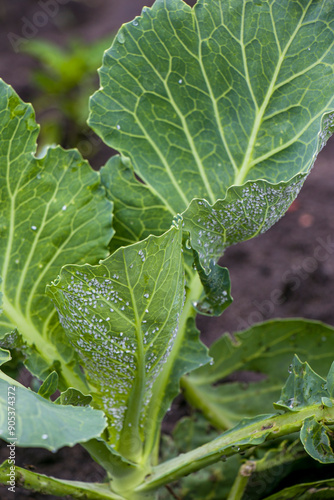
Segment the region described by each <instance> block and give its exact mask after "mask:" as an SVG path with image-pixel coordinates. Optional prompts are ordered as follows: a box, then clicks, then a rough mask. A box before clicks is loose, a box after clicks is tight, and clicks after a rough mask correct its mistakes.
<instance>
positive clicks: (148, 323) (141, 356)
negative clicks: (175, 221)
mask: <svg viewBox="0 0 334 500" xmlns="http://www.w3.org/2000/svg"><path fill="white" fill-rule="evenodd" d="M181 243H182V232H181V230H179V229H177V228H175V227H174V228H172V229H170V230H169V231H168V232H167V233H166V234H164V235H163V236H161V237H153V236H151V237H149V238H148V239H146V240H144V241H143V242H140V243H137V244H134V245H130V246H128V247H125V248H120V249H119V250H117V251H116V252H115V253H114V254H113V255H112V256H110V257H109V258H108V259H107V260H105V261H102V262H101V263H100V265H99V266H95V267H92V266H83V267H78V266H66V267H65V268H64V269H63V270H62V273H61V277H60V280H59V282H57V283H56V284H54V285H51V286H50V287H49V294H50V296H51V297H52V299H53V301H54V303H55V305H56V307H57V309H58V311H59V313H60V319H61V323H62V325H63V326H64V328H65V330H66V332H67V334H68V336H69V338H70V340H71V342H72V344H73V346H74V348H75V349H76V350H77V352H78V353H79V355H80V357H81V364H82V366H83V367H84V368H85V370H86V374H87V376H88V379H89V381H90V383H91V384H92V385H93V387H95V388H96V393H95V394H94V393H93V394H92V395H93V398H94V397H95V401H96V402H97V404H98V405H99V406H100V407H102V408H103V409H104V410H105V412H106V414H107V415H108V417H109V419H110V428H109V431H110V441H111V443H112V444H113V445H114V446H116V447H117V445H119V446H120V447H122V446H124V447H125V448H126V444H125V443H126V442H127V432H128V431H129V433H130V434H131V435H132V434H133V433H135V432H137V433H138V435H137V438H136V439H138V442H139V441H141V438H140V437H139V435H141V434H142V430H141V425H142V422H143V421H144V420H145V415H146V411H147V405H148V403H149V401H150V397H151V388H152V385H153V384H154V381H155V379H156V378H157V376H158V375H159V373H160V371H161V369H162V367H163V365H164V363H165V361H166V359H167V358H168V354H169V352H170V350H171V349H172V346H173V342H174V338H175V335H176V332H177V325H178V318H179V315H180V312H181V308H182V304H183V293H184V283H183V280H184V277H183V269H182V260H181V255H182V254H181ZM101 367H103V373H102V372H101ZM121 438H122V439H121ZM136 444H138V443H136Z"/></svg>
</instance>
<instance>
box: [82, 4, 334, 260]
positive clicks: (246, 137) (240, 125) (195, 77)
mask: <svg viewBox="0 0 334 500" xmlns="http://www.w3.org/2000/svg"><path fill="white" fill-rule="evenodd" d="M333 47H334V15H333V9H332V4H331V1H330V0H325V1H324V2H321V3H319V2H317V1H315V0H310V1H309V2H305V3H303V4H296V2H294V1H293V0H286V1H285V2H284V4H281V3H279V4H278V3H277V2H269V1H268V0H265V1H261V2H253V1H251V0H246V1H244V2H243V1H241V0H230V1H228V0H199V1H198V2H197V4H196V5H195V7H194V8H193V9H191V8H190V7H189V6H188V5H186V4H185V3H184V2H183V1H182V0H170V1H168V2H167V1H165V0H157V1H156V2H155V3H154V4H153V6H152V8H150V9H149V8H144V10H143V13H142V16H141V17H138V18H136V19H135V21H133V22H132V23H128V24H126V25H124V26H123V27H122V28H121V30H120V31H119V33H118V35H117V37H116V38H115V41H114V44H113V45H112V47H111V48H110V49H109V51H107V52H106V55H105V58H104V63H103V67H102V69H101V71H100V77H101V90H100V91H98V92H97V93H96V94H94V96H93V97H92V100H91V115H90V124H91V125H92V127H93V128H94V129H95V130H96V132H97V133H98V134H99V135H100V136H101V137H102V138H103V139H104V141H105V142H106V143H107V144H108V145H110V146H112V147H114V148H116V149H117V150H119V151H120V152H121V153H122V154H124V155H126V156H129V157H130V158H131V161H132V163H133V165H134V171H135V173H136V174H137V175H138V176H139V177H140V178H141V179H143V180H144V182H145V183H146V184H147V185H149V186H150V187H151V189H152V191H153V192H155V193H156V195H157V196H158V197H159V198H160V200H161V202H162V203H164V204H165V206H166V208H167V209H168V210H170V211H171V212H172V213H181V212H184V211H185V210H187V207H188V205H189V203H190V202H191V200H193V199H194V198H195V199H198V200H201V201H202V202H203V203H206V204H209V205H210V206H212V205H214V204H215V203H216V202H217V201H218V200H224V198H225V196H226V195H227V193H228V192H229V191H228V190H229V189H230V188H231V186H241V185H243V184H244V183H246V182H249V181H253V185H256V183H257V182H259V184H258V186H262V185H263V183H268V185H271V186H272V188H273V189H277V190H278V191H280V192H278V193H277V195H278V198H279V200H280V210H278V211H275V207H276V208H277V202H278V200H277V199H276V201H275V200H274V201H273V204H272V205H271V203H268V210H269V213H270V210H271V208H272V206H273V207H274V209H273V213H271V216H270V217H269V219H268V222H267V223H266V224H264V223H263V221H262V219H263V217H262V214H260V216H259V217H257V214H256V212H255V211H253V212H254V213H253V214H252V215H251V216H250V217H249V218H248V224H247V225H248V226H252V227H247V228H246V229H247V230H245V231H244V230H243V231H241V232H240V231H237V230H235V232H234V233H233V231H232V229H233V228H228V229H230V230H231V231H230V232H231V234H230V237H229V238H228V239H227V240H226V238H225V236H226V235H225V232H226V228H225V224H223V227H219V224H218V225H217V228H216V229H217V233H218V235H217V239H218V240H219V244H218V242H217V241H216V240H215V239H214V241H211V238H209V239H210V244H209V246H208V248H207V249H205V250H204V251H203V250H202V253H204V254H205V256H204V257H203V256H202V255H201V263H202V265H203V266H204V267H205V269H206V270H208V269H209V261H210V259H212V258H213V260H214V261H217V259H218V257H219V255H220V254H221V252H222V251H223V250H224V247H225V246H226V245H228V244H233V243H234V242H236V241H242V240H243V239H247V238H250V237H253V236H256V235H257V234H259V232H261V231H264V230H266V229H268V227H269V226H270V225H271V224H273V223H274V222H275V221H276V220H277V219H278V218H279V217H280V216H281V215H282V214H283V213H284V212H285V211H286V209H287V207H288V205H289V204H290V203H291V201H292V199H293V197H294V196H296V194H297V192H298V188H300V185H301V184H299V185H298V188H297V186H296V189H292V186H293V184H294V183H293V182H292V179H294V178H298V180H299V181H300V182H302V179H303V178H304V177H305V175H307V173H308V172H309V171H310V168H311V167H312V165H313V163H314V160H315V157H316V155H317V153H318V152H319V150H320V149H321V147H322V146H323V144H324V143H325V141H326V140H327V139H328V137H329V135H330V134H331V132H332V129H333V113H332V112H333V109H334V100H333V95H334V83H333V81H334V80H333V72H334V50H333ZM260 179H261V181H259V180H260ZM280 183H286V185H287V188H288V187H289V185H290V184H291V192H290V195H291V196H288V199H287V200H286V201H284V198H285V192H284V189H283V190H282V186H281V185H280ZM245 197H246V194H243V198H242V199H244V198H245ZM258 201H259V202H261V199H260V197H259V198H258ZM193 203H194V202H193ZM218 203H222V202H220V201H218ZM265 208H266V207H265ZM193 212H194V207H192V209H191V210H190V211H189V212H186V213H185V221H186V227H187V230H189V231H190V234H191V241H192V244H193V245H194V246H196V245H197V239H198V230H196V228H195V225H196V220H197V219H196V218H194V216H195V214H194V213H193ZM228 217H233V207H232V209H231V210H230V211H228ZM187 219H188V220H187ZM210 219H212V212H211V208H209V207H208V209H207V211H206V213H205V214H204V220H203V226H204V227H205V226H207V225H208V223H209V222H210ZM253 219H255V220H253ZM269 222H270V223H269ZM218 229H219V230H218ZM228 229H227V230H228ZM224 242H225V243H224ZM222 243H223V244H222ZM225 244H226V245H225ZM195 249H196V250H197V251H199V248H198V245H197V246H196V248H195ZM219 252H220V253H219Z"/></svg>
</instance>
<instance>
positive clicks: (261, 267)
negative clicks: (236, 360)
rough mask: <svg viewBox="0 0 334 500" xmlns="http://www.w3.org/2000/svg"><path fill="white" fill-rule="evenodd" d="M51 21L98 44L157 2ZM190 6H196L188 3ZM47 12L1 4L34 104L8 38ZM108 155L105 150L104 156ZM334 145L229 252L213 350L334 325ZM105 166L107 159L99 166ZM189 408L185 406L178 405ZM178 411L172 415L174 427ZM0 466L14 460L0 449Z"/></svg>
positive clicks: (6, 54) (75, 471)
mask: <svg viewBox="0 0 334 500" xmlns="http://www.w3.org/2000/svg"><path fill="white" fill-rule="evenodd" d="M63 3H64V4H65V5H63V6H60V7H59V13H58V14H57V15H56V16H55V17H54V18H51V17H50V18H49V20H48V22H47V24H46V25H45V26H44V27H41V28H40V29H38V33H37V34H36V36H38V37H48V38H49V39H52V40H55V41H57V42H59V43H60V44H62V43H64V40H66V38H67V37H68V36H72V35H73V34H78V35H81V36H82V37H83V38H85V39H86V40H94V39H96V38H98V37H101V36H104V35H106V34H108V33H110V32H111V31H113V30H116V29H117V28H118V27H119V26H120V25H121V23H123V22H126V21H129V20H131V19H132V18H133V17H134V16H135V15H137V14H139V13H140V11H141V8H142V7H143V6H144V5H148V6H150V5H152V3H153V0H148V1H145V0H122V1H120V0H86V1H70V0H69V1H68V2H67V3H66V2H63ZM189 3H191V2H189ZM40 10H41V8H40V7H38V6H37V5H36V2H35V0H15V2H13V1H12V0H2V2H1V5H0V23H1V30H0V48H1V53H0V76H1V77H2V78H3V79H4V80H5V81H6V82H7V83H10V84H12V85H13V87H14V88H15V89H16V91H17V92H18V93H19V94H20V96H21V97H22V98H23V99H24V100H27V101H32V102H33V100H34V96H35V94H34V90H33V87H32V85H31V72H32V69H33V68H34V67H36V63H35V62H34V61H33V60H32V59H31V58H30V57H28V56H26V55H24V54H22V53H20V52H15V51H14V50H13V47H12V45H11V43H10V40H9V39H8V35H9V33H14V34H16V35H18V36H23V30H24V26H25V25H26V24H27V21H26V20H27V19H28V21H32V20H33V19H34V16H36V12H38V11H40ZM108 155H109V151H108V150H104V154H103V158H106V157H108ZM333 156H334V140H332V141H330V143H329V144H328V145H327V146H326V148H325V149H324V150H323V151H322V152H321V154H320V155H319V158H318V160H317V162H316V165H315V167H314V169H313V171H312V173H311V174H310V176H309V178H308V179H307V181H306V183H305V186H304V188H303V189H302V191H301V194H300V195H299V197H298V199H297V201H296V202H295V203H294V204H293V205H292V207H291V209H290V210H289V212H288V213H287V214H286V215H285V217H284V218H283V219H282V220H281V221H279V222H278V223H277V224H276V225H275V226H274V227H273V228H272V229H271V230H270V231H269V232H267V233H266V234H264V235H262V236H260V237H258V238H256V239H254V240H251V241H249V242H245V243H243V244H239V245H237V246H235V247H232V248H230V249H229V250H228V251H227V252H226V254H225V256H224V258H223V259H222V261H221V264H222V265H225V266H226V267H228V269H229V270H230V274H231V281H232V292H233V297H234V303H233V304H232V305H231V306H230V307H229V308H228V309H227V311H226V312H225V313H224V314H223V315H222V316H221V317H220V318H207V317H200V318H198V326H199V328H200V330H201V331H202V335H203V341H204V342H205V343H207V344H210V343H211V342H212V341H213V340H214V339H216V338H217V337H218V336H220V335H221V334H222V333H223V332H225V331H229V332H234V331H236V330H241V329H244V328H247V327H248V326H250V325H251V324H253V323H254V322H258V321H263V320H266V319H268V318H273V317H306V318H312V319H318V320H322V321H324V322H326V323H329V324H330V325H333V326H334V307H333V296H334V231H333V230H334V217H333V199H334V175H333V172H332V169H333V167H334V161H333ZM99 161H101V160H99ZM180 405H182V402H181V403H180V404H179V407H180ZM179 414H180V410H178V411H177V412H176V413H175V414H174V415H173V414H172V415H171V416H169V419H170V420H169V424H168V425H167V427H168V428H170V426H171V422H173V419H174V420H175V418H176V417H177V416H178V415H179ZM0 446H1V448H0V463H1V462H2V461H3V460H5V459H6V458H8V453H7V448H6V444H5V443H3V442H1V444H0ZM16 451H17V464H18V465H20V466H32V467H34V468H35V469H36V470H37V471H38V472H41V473H45V474H48V475H53V476H55V477H60V478H66V479H75V480H83V481H101V480H102V478H103V471H102V469H101V468H100V467H99V466H98V465H97V464H95V463H94V462H93V461H92V460H91V459H90V457H89V456H88V454H87V453H86V452H85V450H83V449H82V448H81V447H80V446H76V447H74V448H72V449H70V448H64V449H62V450H61V451H59V452H58V453H55V454H52V453H50V452H47V451H45V450H42V449H35V450H31V449H29V450H25V449H17V450H16ZM14 497H15V498H16V499H18V500H20V499H35V500H42V499H47V500H52V499H53V498H55V497H53V496H44V495H39V494H34V493H28V492H24V491H22V490H20V489H17V493H16V494H15V495H13V494H12V493H10V492H8V491H7V489H6V488H2V487H0V498H1V500H12V499H13V498H14Z"/></svg>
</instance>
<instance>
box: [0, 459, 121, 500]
mask: <svg viewBox="0 0 334 500" xmlns="http://www.w3.org/2000/svg"><path fill="white" fill-rule="evenodd" d="M10 467H11V466H10V465H9V463H8V461H6V462H4V463H3V464H2V465H1V467H0V484H1V483H2V484H7V481H8V478H9V473H10ZM15 480H16V485H15V486H16V487H23V488H26V489H28V490H33V491H39V492H40V493H44V494H49V495H56V496H61V497H63V496H65V495H70V496H71V498H77V499H82V498H85V499H87V500H124V498H123V497H122V496H119V495H117V494H116V493H113V492H111V491H110V490H109V485H103V484H99V483H84V482H81V481H67V480H64V479H56V478H53V477H48V476H45V475H44V474H37V473H36V472H31V471H29V470H27V469H22V468H21V467H17V466H15Z"/></svg>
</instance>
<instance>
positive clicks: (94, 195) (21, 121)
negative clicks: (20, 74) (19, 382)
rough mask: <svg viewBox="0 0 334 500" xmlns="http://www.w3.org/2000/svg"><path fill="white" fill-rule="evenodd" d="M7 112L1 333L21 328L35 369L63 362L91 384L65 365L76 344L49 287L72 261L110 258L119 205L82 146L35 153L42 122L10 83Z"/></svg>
mask: <svg viewBox="0 0 334 500" xmlns="http://www.w3.org/2000/svg"><path fill="white" fill-rule="evenodd" d="M0 113H1V118H2V120H1V126H0V138H1V141H0V181H1V183H0V184H1V187H0V196H1V206H0V232H1V238H0V240H1V241H0V276H1V279H2V281H1V294H2V311H1V319H0V337H1V338H3V337H4V336H5V335H6V334H7V333H8V332H11V331H13V330H15V329H17V330H18V331H19V333H20V334H21V336H22V341H23V342H24V343H25V344H26V346H27V348H29V358H30V360H31V359H34V363H31V364H30V365H29V367H30V369H31V370H32V371H33V373H34V374H35V375H37V376H39V377H40V378H45V377H46V376H47V374H48V372H49V371H50V368H51V371H52V368H55V363H58V368H59V363H60V364H61V365H63V366H62V368H63V369H64V370H63V375H64V378H65V379H66V378H68V377H69V380H67V383H69V384H70V385H72V384H79V386H80V387H81V389H84V385H83V383H82V381H80V380H79V379H78V377H74V378H73V379H71V374H70V370H67V369H66V367H65V365H66V364H67V363H71V362H73V361H74V360H73V349H71V347H70V346H69V344H68V342H67V341H66V339H65V336H64V332H63V330H62V328H61V326H60V324H59V321H58V318H57V313H56V311H55V309H54V307H53V305H52V303H51V301H50V300H49V298H48V297H46V295H45V286H46V284H47V283H48V282H49V281H51V279H52V278H54V277H55V276H57V274H58V272H59V269H60V268H61V266H62V265H64V264H65V263H68V262H73V263H84V262H89V263H95V262H97V260H98V259H99V258H103V257H106V256H107V254H108V250H107V246H108V243H109V240H110V238H111V236H112V234H113V230H112V227H111V211H112V204H111V203H110V201H108V200H107V199H106V196H105V192H104V189H103V188H102V187H101V186H100V176H99V174H98V173H97V172H94V171H93V170H92V169H91V168H90V167H89V165H88V164H87V162H85V161H84V160H83V159H82V157H81V156H80V155H79V153H78V152H77V151H74V150H71V151H64V150H63V149H62V148H60V147H56V148H49V149H48V150H47V152H46V155H45V156H44V157H43V158H38V159H37V158H35V157H34V153H35V150H36V138H37V134H38V126H37V125H36V123H35V118H34V112H33V110H32V107H31V106H30V105H28V104H25V103H23V102H22V101H21V99H20V98H19V97H18V96H17V95H16V94H15V92H14V91H13V89H12V88H11V87H10V86H8V85H6V84H5V83H4V82H3V81H0ZM79 378H80V377H79ZM63 382H64V381H62V383H63Z"/></svg>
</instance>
